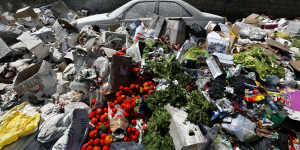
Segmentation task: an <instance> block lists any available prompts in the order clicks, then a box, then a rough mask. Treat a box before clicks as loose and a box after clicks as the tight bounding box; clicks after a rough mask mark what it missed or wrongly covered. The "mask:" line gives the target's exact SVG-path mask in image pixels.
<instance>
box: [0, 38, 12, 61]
mask: <svg viewBox="0 0 300 150" xmlns="http://www.w3.org/2000/svg"><path fill="white" fill-rule="evenodd" d="M10 52H11V50H10V48H9V47H8V46H7V45H6V43H5V42H4V41H3V40H2V39H1V38H0V59H1V58H3V57H4V56H6V55H7V54H8V53H10Z"/></svg>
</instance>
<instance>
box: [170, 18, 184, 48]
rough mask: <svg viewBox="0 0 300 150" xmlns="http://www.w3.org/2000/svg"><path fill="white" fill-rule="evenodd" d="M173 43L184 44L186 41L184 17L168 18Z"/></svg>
mask: <svg viewBox="0 0 300 150" xmlns="http://www.w3.org/2000/svg"><path fill="white" fill-rule="evenodd" d="M166 34H167V35H169V40H170V42H171V43H172V44H183V42H184V41H185V22H184V21H183V20H182V19H177V20H168V21H167V31H166Z"/></svg>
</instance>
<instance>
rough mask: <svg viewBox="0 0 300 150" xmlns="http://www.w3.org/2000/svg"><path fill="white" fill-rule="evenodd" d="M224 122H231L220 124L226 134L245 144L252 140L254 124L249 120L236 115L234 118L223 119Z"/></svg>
mask: <svg viewBox="0 0 300 150" xmlns="http://www.w3.org/2000/svg"><path fill="white" fill-rule="evenodd" d="M224 120H231V123H230V124H229V123H222V127H223V128H224V129H225V130H227V131H228V132H230V133H232V134H234V135H235V136H236V137H237V138H238V139H239V140H240V141H241V142H245V141H247V140H250V139H251V138H253V137H254V136H255V135H256V133H255V127H256V125H255V123H253V122H252V121H250V120H249V119H247V118H245V117H243V116H242V115H238V116H237V117H236V118H233V119H232V118H224Z"/></svg>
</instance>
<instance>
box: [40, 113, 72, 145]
mask: <svg viewBox="0 0 300 150" xmlns="http://www.w3.org/2000/svg"><path fill="white" fill-rule="evenodd" d="M65 116H66V115H65V114H58V115H54V116H53V117H50V118H48V119H47V120H45V121H44V122H43V123H42V124H41V125H40V127H39V134H38V136H37V140H38V141H39V142H41V143H48V142H53V141H55V140H57V139H59V138H60V137H61V136H63V134H64V131H65V130H66V129H67V128H68V125H69V124H70V123H71V119H70V118H68V117H65Z"/></svg>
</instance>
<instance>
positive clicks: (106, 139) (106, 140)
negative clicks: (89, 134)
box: [104, 135, 113, 145]
mask: <svg viewBox="0 0 300 150" xmlns="http://www.w3.org/2000/svg"><path fill="white" fill-rule="evenodd" d="M112 140H113V139H112V136H111V135H108V136H106V137H105V139H104V144H106V145H110V144H111V143H112Z"/></svg>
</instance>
